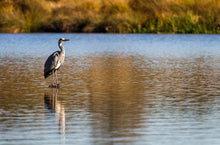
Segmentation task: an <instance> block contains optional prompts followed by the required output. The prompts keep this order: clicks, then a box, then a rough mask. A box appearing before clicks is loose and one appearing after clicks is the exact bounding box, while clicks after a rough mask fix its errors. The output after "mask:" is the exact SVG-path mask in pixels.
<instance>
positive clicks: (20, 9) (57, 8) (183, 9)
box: [0, 0, 220, 34]
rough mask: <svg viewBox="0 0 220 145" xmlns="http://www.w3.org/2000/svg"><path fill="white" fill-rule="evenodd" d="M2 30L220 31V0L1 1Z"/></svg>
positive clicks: (26, 31) (12, 31) (94, 31)
mask: <svg viewBox="0 0 220 145" xmlns="http://www.w3.org/2000/svg"><path fill="white" fill-rule="evenodd" d="M0 32H2V33H5V32H6V33H21V32H25V33H29V32H67V33H72V32H86V33H99V32H100V33H206V34H218V33H220V1H219V0H1V1H0Z"/></svg>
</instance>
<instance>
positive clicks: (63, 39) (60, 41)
mask: <svg viewBox="0 0 220 145" xmlns="http://www.w3.org/2000/svg"><path fill="white" fill-rule="evenodd" d="M66 41H70V40H69V39H65V38H60V40H59V44H61V43H63V42H66Z"/></svg>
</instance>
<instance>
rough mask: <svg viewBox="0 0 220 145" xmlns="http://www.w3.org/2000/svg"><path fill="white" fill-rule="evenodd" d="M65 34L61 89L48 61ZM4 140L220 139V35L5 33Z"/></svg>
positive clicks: (163, 142)
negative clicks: (49, 73) (46, 69)
mask: <svg viewBox="0 0 220 145" xmlns="http://www.w3.org/2000/svg"><path fill="white" fill-rule="evenodd" d="M61 37H64V38H68V39H70V41H68V42H65V43H63V46H64V47H65V50H66V58H65V62H64V65H63V66H62V68H61V69H60V70H59V71H58V78H59V80H58V81H59V84H60V88H59V89H55V88H53V89H52V88H49V87H48V86H49V85H50V84H51V80H52V79H51V77H49V78H47V79H46V80H45V79H44V77H43V69H44V62H45V60H46V59H47V57H48V56H49V55H50V54H51V53H53V52H54V51H56V50H59V48H58V46H57V42H58V40H59V38H61ZM0 44H1V45H0V70H1V71H0V144H21V145H25V144H27V145H29V144H37V145H39V144H81V145H88V144H137V145H142V144H143V145H146V144H147V145H172V144H173V145H186V144H193V145H207V144H211V145H219V144H220V134H219V133H220V125H219V122H220V113H219V110H220V77H219V76H220V35H167V34H164V35H154V34H152V35H151V34H65V33H64V34H62V33H59V34H57V33H54V34H0Z"/></svg>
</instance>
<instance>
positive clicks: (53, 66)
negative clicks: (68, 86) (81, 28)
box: [44, 38, 69, 87]
mask: <svg viewBox="0 0 220 145" xmlns="http://www.w3.org/2000/svg"><path fill="white" fill-rule="evenodd" d="M66 41H69V39H64V38H60V39H59V41H58V46H59V48H60V50H61V51H55V52H54V53H52V54H51V55H50V56H49V57H48V58H47V60H46V62H45V64H44V78H45V79H46V78H47V77H49V76H50V75H53V77H52V85H50V86H49V87H59V84H58V78H57V70H58V69H59V68H60V67H61V66H62V65H63V63H64V59H65V49H64V47H63V46H62V43H63V42H66ZM54 75H55V78H56V86H55V85H54Z"/></svg>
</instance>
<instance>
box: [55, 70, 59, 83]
mask: <svg viewBox="0 0 220 145" xmlns="http://www.w3.org/2000/svg"><path fill="white" fill-rule="evenodd" d="M55 75H56V84H58V78H57V71H56V72H55Z"/></svg>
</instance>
